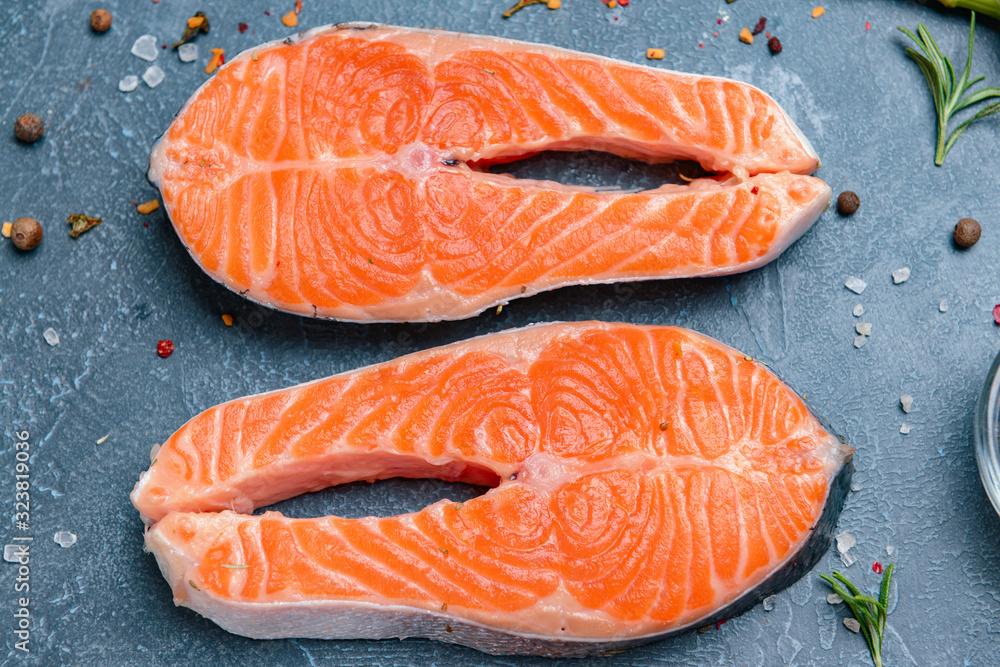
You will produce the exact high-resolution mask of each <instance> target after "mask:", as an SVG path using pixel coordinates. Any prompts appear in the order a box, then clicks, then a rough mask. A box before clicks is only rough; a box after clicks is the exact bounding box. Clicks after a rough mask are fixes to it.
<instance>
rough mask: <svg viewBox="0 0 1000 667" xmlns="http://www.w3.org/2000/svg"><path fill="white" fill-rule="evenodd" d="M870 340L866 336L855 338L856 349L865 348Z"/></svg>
mask: <svg viewBox="0 0 1000 667" xmlns="http://www.w3.org/2000/svg"><path fill="white" fill-rule="evenodd" d="M867 342H868V339H867V338H866V337H865V336H855V337H854V347H864V346H865V343H867Z"/></svg>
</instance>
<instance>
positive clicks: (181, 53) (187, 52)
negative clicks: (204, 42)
mask: <svg viewBox="0 0 1000 667" xmlns="http://www.w3.org/2000/svg"><path fill="white" fill-rule="evenodd" d="M177 57H178V58H180V59H181V62H182V63H190V62H193V61H195V60H198V45H197V44H192V43H191V42H188V43H187V44H181V45H180V46H179V47H177Z"/></svg>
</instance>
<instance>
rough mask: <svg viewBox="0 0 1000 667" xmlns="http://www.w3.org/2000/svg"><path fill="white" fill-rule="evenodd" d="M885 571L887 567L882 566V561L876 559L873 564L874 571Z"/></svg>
mask: <svg viewBox="0 0 1000 667" xmlns="http://www.w3.org/2000/svg"><path fill="white" fill-rule="evenodd" d="M884 571H885V568H883V567H882V563H880V562H878V561H875V562H874V563H873V564H872V572H874V573H875V574H882V573H883V572H884Z"/></svg>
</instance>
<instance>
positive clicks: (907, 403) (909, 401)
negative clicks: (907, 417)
mask: <svg viewBox="0 0 1000 667" xmlns="http://www.w3.org/2000/svg"><path fill="white" fill-rule="evenodd" d="M899 405H900V406H902V408H903V412H906V413H909V412H910V408H912V407H913V397H912V396H910V395H909V394H903V395H902V396H900V397H899Z"/></svg>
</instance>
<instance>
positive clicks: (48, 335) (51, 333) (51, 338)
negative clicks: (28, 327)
mask: <svg viewBox="0 0 1000 667" xmlns="http://www.w3.org/2000/svg"><path fill="white" fill-rule="evenodd" d="M42 338H44V339H45V342H46V343H48V344H49V345H51V346H52V347H55V346H56V345H58V344H59V334H57V333H56V330H55V329H53V328H52V327H49V328H48V329H46V330H45V331H43V332H42Z"/></svg>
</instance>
